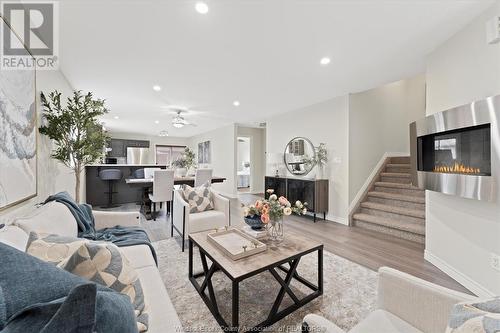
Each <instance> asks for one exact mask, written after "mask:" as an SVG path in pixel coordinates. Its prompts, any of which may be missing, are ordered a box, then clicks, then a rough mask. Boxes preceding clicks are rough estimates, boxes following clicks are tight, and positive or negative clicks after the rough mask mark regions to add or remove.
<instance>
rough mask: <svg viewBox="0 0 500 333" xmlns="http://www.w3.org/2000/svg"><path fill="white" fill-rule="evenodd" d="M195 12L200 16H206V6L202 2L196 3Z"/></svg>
mask: <svg viewBox="0 0 500 333" xmlns="http://www.w3.org/2000/svg"><path fill="white" fill-rule="evenodd" d="M194 8H195V9H196V11H197V12H198V13H200V14H206V13H208V5H207V4H206V3H204V2H201V1H200V2H197V3H196V5H195V6H194Z"/></svg>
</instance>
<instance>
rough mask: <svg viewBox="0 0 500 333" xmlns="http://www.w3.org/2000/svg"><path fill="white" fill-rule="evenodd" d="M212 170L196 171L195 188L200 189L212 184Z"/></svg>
mask: <svg viewBox="0 0 500 333" xmlns="http://www.w3.org/2000/svg"><path fill="white" fill-rule="evenodd" d="M212 172H213V170H212V169H196V173H195V176H194V186H195V187H198V186H201V185H203V184H205V183H206V182H208V183H209V184H210V183H212Z"/></svg>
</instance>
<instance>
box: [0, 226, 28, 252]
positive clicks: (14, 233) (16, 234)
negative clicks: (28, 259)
mask: <svg viewBox="0 0 500 333" xmlns="http://www.w3.org/2000/svg"><path fill="white" fill-rule="evenodd" d="M0 242H2V243H4V244H7V245H9V246H12V247H13V248H16V249H18V250H20V251H23V252H24V250H25V249H26V244H27V243H28V234H27V233H26V232H25V231H24V230H23V229H21V228H19V227H18V226H15V225H6V226H5V227H3V228H2V229H0Z"/></svg>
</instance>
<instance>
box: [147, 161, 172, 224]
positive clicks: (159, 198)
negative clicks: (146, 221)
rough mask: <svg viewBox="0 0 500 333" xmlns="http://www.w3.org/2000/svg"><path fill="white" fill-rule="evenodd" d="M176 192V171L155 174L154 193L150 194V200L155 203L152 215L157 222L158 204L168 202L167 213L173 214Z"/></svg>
mask: <svg viewBox="0 0 500 333" xmlns="http://www.w3.org/2000/svg"><path fill="white" fill-rule="evenodd" d="M173 191H174V170H157V171H155V172H154V182H153V193H149V200H151V202H152V203H153V210H152V212H151V215H152V216H153V220H154V221H156V203H157V202H159V203H160V209H161V204H162V203H163V202H166V203H167V205H168V206H166V207H168V209H167V211H170V212H172V207H171V203H172V199H173Z"/></svg>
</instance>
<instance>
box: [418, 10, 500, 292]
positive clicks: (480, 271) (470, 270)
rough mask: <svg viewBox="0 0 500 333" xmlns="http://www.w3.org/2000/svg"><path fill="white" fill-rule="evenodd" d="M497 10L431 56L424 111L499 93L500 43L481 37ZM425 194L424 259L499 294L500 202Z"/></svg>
mask: <svg viewBox="0 0 500 333" xmlns="http://www.w3.org/2000/svg"><path fill="white" fill-rule="evenodd" d="M495 15H500V1H497V3H496V5H494V6H492V7H490V8H489V9H488V10H486V11H485V12H484V13H483V14H481V15H480V16H479V17H478V18H477V19H476V20H474V21H473V22H471V23H470V25H468V26H467V27H466V28H464V29H463V30H462V31H460V32H459V33H457V34H456V35H455V36H454V37H452V38H451V39H450V40H448V41H447V42H446V43H444V44H443V45H441V46H440V47H438V48H437V49H436V50H435V51H434V52H432V53H431V54H430V55H429V57H428V66H427V114H429V115H430V114H433V113H435V112H438V111H442V110H445V109H448V108H451V107H455V106H459V105H462V104H468V103H470V102H472V101H474V100H478V99H482V98H484V97H486V96H490V95H498V94H500V44H496V45H487V44H486V42H485V22H486V21H487V20H489V19H491V18H492V17H493V16H495ZM497 111H498V110H497ZM497 193H498V194H499V196H500V180H498V181H497ZM426 194H427V195H426V196H427V204H426V206H427V210H426V244H425V247H426V250H425V251H426V259H428V260H429V261H431V262H432V263H434V264H435V265H436V266H438V267H439V268H441V269H442V270H444V271H445V272H446V273H448V274H449V275H451V276H452V277H453V278H454V279H456V280H457V281H459V282H460V283H462V284H463V285H464V286H465V287H467V288H469V289H470V290H471V291H473V292H474V293H476V294H478V295H481V296H487V295H492V294H496V295H499V294H500V272H498V271H496V270H494V269H493V268H492V267H491V266H490V254H491V253H496V254H498V255H500V202H497V203H486V202H481V201H476V200H468V199H461V198H458V197H453V196H448V195H444V194H441V193H436V192H431V191H427V193H426Z"/></svg>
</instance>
